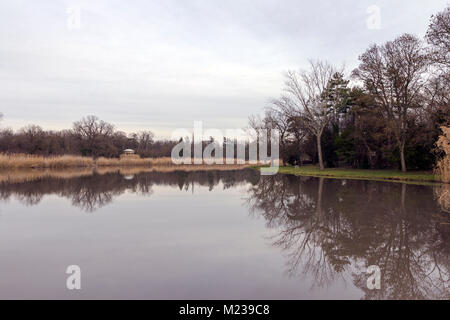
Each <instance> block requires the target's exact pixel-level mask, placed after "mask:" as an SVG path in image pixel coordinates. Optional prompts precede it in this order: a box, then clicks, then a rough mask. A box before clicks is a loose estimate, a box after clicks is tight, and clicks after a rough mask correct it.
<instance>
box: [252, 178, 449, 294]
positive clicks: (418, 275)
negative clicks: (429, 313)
mask: <svg viewBox="0 0 450 320" xmlns="http://www.w3.org/2000/svg"><path fill="white" fill-rule="evenodd" d="M247 201H248V205H249V207H250V210H251V212H252V214H257V215H262V216H263V217H264V219H265V220H266V221H267V227H268V228H270V229H273V230H275V234H274V235H273V236H272V237H271V238H270V241H271V242H272V244H273V245H274V246H277V247H279V248H281V249H282V250H283V251H284V252H285V254H286V258H287V272H288V274H289V275H291V276H298V275H308V277H310V278H312V279H314V281H315V282H314V285H316V286H320V287H327V286H330V285H331V284H332V283H333V282H334V281H336V280H337V278H343V279H344V280H349V281H352V282H353V283H354V284H355V285H356V286H357V287H359V288H360V289H361V290H363V291H364V293H365V297H364V298H365V299H426V298H432V299H433V298H440V299H448V298H450V291H449V290H450V289H449V268H450V246H449V235H450V230H449V227H448V223H442V214H443V213H442V210H441V208H440V207H439V205H438V204H437V202H436V201H435V199H434V197H433V189H432V187H429V186H418V185H406V184H400V183H388V182H375V181H361V180H335V179H324V178H309V177H295V176H289V175H277V176H271V177H261V179H260V181H259V182H258V184H256V185H254V186H251V187H250V188H249V197H248V199H247ZM447 222H448V217H447ZM370 265H378V266H379V267H380V268H381V272H382V278H381V285H382V288H381V290H373V291H371V290H368V289H367V284H366V280H367V275H366V270H367V267H368V266H370Z"/></svg>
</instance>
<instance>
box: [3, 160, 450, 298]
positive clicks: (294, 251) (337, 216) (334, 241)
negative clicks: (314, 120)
mask: <svg viewBox="0 0 450 320" xmlns="http://www.w3.org/2000/svg"><path fill="white" fill-rule="evenodd" d="M157 186H172V187H173V190H172V191H171V192H170V197H168V198H164V199H159V201H160V202H159V203H160V206H154V207H153V208H154V212H158V210H159V211H161V210H162V211H164V210H165V208H167V207H169V204H168V203H167V201H170V202H176V203H177V205H178V206H180V207H183V208H185V207H187V206H188V205H193V202H190V201H188V200H186V198H184V199H183V198H181V197H179V194H180V192H184V193H186V192H192V193H195V192H196V190H197V189H195V188H196V187H197V186H203V187H205V186H206V187H207V188H208V190H209V191H211V194H212V193H213V192H212V191H214V192H216V193H217V195H218V197H215V198H214V200H213V202H209V203H208V206H205V207H204V208H203V207H202V208H200V209H199V208H197V209H196V210H204V212H203V211H202V212H200V213H199V212H194V211H192V210H194V209H192V210H191V211H189V212H188V213H189V214H180V215H178V216H177V215H175V216H171V219H170V221H169V220H168V219H167V218H166V217H163V218H160V219H156V220H152V219H153V218H154V217H153V215H145V219H144V218H142V219H143V220H142V221H143V229H145V235H144V234H142V233H139V232H135V231H133V232H132V233H126V230H125V231H124V235H123V238H120V241H119V242H123V243H126V242H127V240H128V241H130V242H131V243H133V246H130V247H129V248H128V247H127V246H126V245H124V247H127V250H128V249H129V250H128V252H134V251H136V252H140V250H143V249H140V250H139V246H138V245H136V244H135V243H139V242H136V241H135V239H136V238H137V239H140V237H141V236H142V238H145V239H146V238H147V237H150V236H151V234H152V233H151V232H150V233H149V232H148V230H153V233H155V230H166V229H165V228H168V229H169V230H172V233H171V237H169V238H170V239H178V238H177V237H179V238H180V239H181V240H182V242H181V243H182V247H180V244H178V247H179V248H180V249H179V250H180V251H179V253H182V252H186V253H192V252H196V254H199V255H200V256H201V253H202V252H205V255H206V257H205V260H204V261H209V259H211V252H209V253H207V251H204V250H197V248H199V247H201V246H202V245H204V244H205V243H208V242H209V241H211V239H210V238H208V239H206V238H203V237H200V236H199V237H198V238H196V237H193V236H192V234H191V232H194V231H195V230H196V231H195V232H196V233H198V232H205V233H207V232H206V231H205V230H209V229H210V228H218V227H219V229H218V231H216V232H214V240H215V241H216V242H215V243H217V244H218V246H219V247H221V248H226V247H227V246H228V245H230V238H229V234H230V233H233V232H235V233H236V232H238V231H236V230H239V232H240V233H247V232H248V231H250V230H253V232H255V231H254V230H255V229H254V224H253V222H252V221H250V219H244V220H240V219H241V218H242V217H245V211H249V213H250V215H251V216H253V217H257V218H262V220H263V222H264V223H265V224H266V228H267V231H266V230H263V231H264V234H266V239H263V240H264V241H268V242H269V243H270V244H271V245H272V246H273V247H275V248H279V251H277V255H276V257H275V258H274V259H276V261H275V263H278V261H279V259H280V256H279V252H280V251H281V252H282V253H283V255H284V257H285V264H286V268H285V271H286V273H287V275H288V276H289V277H292V282H295V281H297V280H298V279H303V278H305V279H307V280H308V282H311V283H312V284H313V287H315V288H320V289H324V290H327V288H331V287H335V288H336V287H337V286H336V283H337V282H339V281H340V280H343V281H346V282H347V283H348V284H349V286H351V287H352V288H353V287H356V288H359V290H361V292H362V295H363V298H364V299H427V298H432V299H434V298H436V299H450V289H449V272H450V228H449V225H450V224H449V222H450V221H449V216H448V213H446V212H445V210H446V209H445V208H444V207H441V206H440V203H441V204H442V201H441V200H440V198H439V195H441V194H442V190H443V187H432V186H420V185H406V184H401V183H387V182H386V183H385V182H373V181H372V182H370V181H361V180H337V179H336V180H335V179H323V178H321V179H319V178H308V177H295V176H290V175H277V176H261V177H260V176H259V174H258V173H256V172H255V171H254V170H250V169H248V170H240V171H205V172H195V171H191V172H184V171H178V172H140V171H132V170H131V171H123V170H106V171H103V172H99V171H96V172H91V171H86V172H85V171H80V172H72V173H68V172H60V173H56V172H37V171H33V172H31V173H14V174H12V173H11V172H9V173H3V174H2V173H0V200H1V201H2V202H7V201H8V200H9V199H11V198H13V197H14V199H18V200H19V201H20V202H21V203H22V204H25V205H27V206H37V205H42V206H43V207H44V208H45V212H48V211H51V210H52V209H53V208H54V207H53V206H54V203H51V202H50V203H46V204H45V206H44V205H43V204H42V203H41V202H42V200H43V199H44V197H45V196H47V195H56V196H57V197H60V198H65V199H69V200H70V202H71V204H72V205H73V206H75V207H77V208H79V209H80V210H82V211H84V212H95V211H96V210H98V209H100V208H102V207H105V206H107V205H111V206H112V204H113V203H114V201H115V200H117V202H118V203H119V204H120V200H119V196H121V195H123V194H125V193H132V194H134V195H139V196H140V197H151V196H152V195H153V194H154V193H155V194H157V192H158V191H159V190H160V189H159V188H158V187H157ZM238 187H239V188H238ZM232 188H236V189H242V190H243V191H245V192H246V194H245V195H244V202H242V199H237V201H236V202H234V203H233V204H227V203H226V201H227V200H223V201H222V202H221V197H222V195H223V194H224V193H221V192H222V191H223V190H224V189H232ZM444 189H445V188H444ZM208 194H209V193H208ZM233 197H234V196H233ZM206 198H207V197H206V196H205V195H200V196H199V197H198V199H196V201H202V200H204V199H206ZM152 199H155V197H153V198H152ZM227 199H228V200H229V199H232V197H231V195H228V198H227ZM224 204H227V207H224V206H223V205H224ZM148 205H150V203H147V202H146V203H145V204H136V207H135V214H136V215H138V214H139V213H140V212H143V210H144V208H146V207H147V206H148ZM214 206H217V207H219V206H221V207H223V208H222V209H223V212H225V213H224V215H225V216H226V217H227V218H228V219H230V220H223V216H221V215H219V214H216V215H211V214H209V213H210V212H209V211H211V212H212V211H214V210H216V209H217V208H214ZM233 206H234V207H233ZM239 206H240V207H239ZM238 207H239V208H238ZM238 209H241V210H243V211H244V212H239V210H238ZM230 211H233V212H235V211H236V212H237V213H239V216H240V217H236V219H237V220H233V219H234V218H233V217H231V212H230ZM76 216H77V217H78V220H71V222H70V223H74V222H73V221H78V222H79V223H84V221H82V218H83V217H80V215H76ZM94 217H95V216H94ZM193 217H202V219H207V220H208V221H207V222H205V223H209V224H205V225H204V224H203V222H202V220H201V219H200V218H198V220H195V219H193ZM100 218H101V217H100ZM231 218H233V219H231ZM26 219H29V217H26V216H25V217H24V221H26ZM53 219H54V217H53ZM116 219H118V218H116ZM120 219H123V220H120V221H121V223H130V221H128V220H127V219H129V216H128V215H127V216H120ZM147 219H148V220H147ZM214 219H219V220H220V221H221V222H220V223H219V222H217V220H214ZM109 220H110V219H108V221H106V220H105V219H101V221H102V225H107V226H108V227H114V228H115V223H117V220H112V221H109ZM131 220H132V219H131ZM65 221H66V220H64V219H61V220H58V223H59V226H60V228H61V229H64V228H65V227H67V225H66V224H65V223H66V222H65ZM136 221H137V220H136ZM224 221H228V224H227V223H226V222H224ZM237 221H238V222H237ZM146 222H147V224H146ZM21 223H24V222H21ZM131 223H133V221H131ZM186 225H189V227H186ZM19 226H21V225H20V224H19V225H16V228H17V229H14V230H13V231H11V232H12V233H11V234H14V235H15V234H17V232H16V230H19V231H18V232H19V233H20V230H21V229H20V228H19ZM175 226H176V228H175ZM41 227H42V226H41ZM261 227H262V226H261ZM8 228H9V227H8ZM135 228H137V226H135ZM146 228H147V229H146ZM151 228H154V229H151ZM259 229H264V228H259ZM40 230H41V229H38V230H37V231H38V232H40ZM42 230H45V231H42V233H37V234H39V235H42V234H47V233H49V232H50V231H52V232H53V229H42ZM49 230H50V231H49ZM108 230H110V229H108ZM133 230H134V229H133ZM192 230H194V231H192ZM92 232H93V233H94V234H97V233H99V230H98V229H93V231H92ZM116 232H119V231H117V230H116ZM164 232H169V231H167V230H166V231H164ZM248 233H249V232H248ZM249 234H250V233H249ZM253 234H254V233H252V235H253ZM89 235H90V236H91V234H89ZM109 235H110V232H109V231H108V232H105V233H103V234H101V236H98V239H99V240H98V241H97V242H96V244H97V245H99V246H102V250H100V251H101V252H103V251H105V250H107V249H108V248H110V246H111V245H113V244H111V243H110V242H109V241H106V240H104V239H107V237H108V236H109ZM64 236H65V237H67V238H68V239H79V234H78V233H77V232H75V231H74V232H73V233H70V235H67V234H65V235H64ZM156 236H157V234H155V237H156ZM5 237H6V236H5ZM8 237H9V238H11V237H12V236H11V235H9V236H7V237H6V238H5V239H6V240H8V239H9V238H8ZM58 237H61V235H59V234H57V235H56V236H55V239H56V240H57V241H60V240H61V238H58ZM23 238H25V237H23ZM19 239H21V237H19ZM133 239H134V240H133ZM157 239H158V238H155V240H154V241H153V242H152V241H148V242H145V244H146V245H147V244H148V243H151V244H152V245H154V246H155V247H154V248H153V247H151V249H152V250H153V251H151V252H152V254H148V256H151V257H153V258H154V259H155V260H153V261H152V267H154V264H155V263H157V262H155V261H160V262H161V263H162V264H164V263H165V261H167V260H169V261H172V260H170V259H175V260H173V263H171V265H177V263H182V261H181V262H180V261H178V260H176V256H171V255H170V254H168V253H170V252H171V251H170V250H169V251H166V250H164V249H160V248H165V243H164V241H162V242H161V243H160V242H158V241H157ZM186 239H190V240H191V241H193V242H192V243H191V242H186V241H187V240H186ZM220 239H225V240H223V241H224V243H222V242H220V241H219V240H220ZM233 239H237V238H236V235H233ZM239 239H240V238H239ZM243 239H244V238H243ZM16 240H17V239H16ZM260 240H261V239H260V238H257V239H256V237H255V236H248V237H247V238H245V240H242V241H241V240H236V241H237V242H239V243H238V244H235V245H238V246H239V247H242V245H243V244H244V242H245V241H253V242H254V243H252V244H251V245H250V244H249V245H248V246H247V247H251V248H253V247H252V245H253V246H255V248H256V246H257V245H258V242H261V241H260ZM102 241H103V242H102ZM133 241H135V242H133ZM33 243H35V240H32V242H31V244H30V245H32V244H33ZM4 244H5V248H6V249H7V250H9V249H10V246H9V245H7V241H6V242H4ZM245 244H246V243H245ZM24 247H26V246H24ZM77 248H78V247H77ZM80 248H81V249H84V248H85V244H80ZM104 248H107V249H104ZM170 248H171V250H173V248H172V247H170ZM6 249H5V250H6ZM214 251H216V249H215V247H214ZM255 251H258V250H255ZM4 252H8V254H10V255H11V257H12V254H11V252H10V251H4ZM197 252H199V253H197ZM248 252H249V257H248V260H249V261H247V260H245V262H246V263H247V264H248V266H251V269H252V270H253V269H254V268H257V269H258V268H261V270H263V267H262V266H261V264H260V263H259V262H258V259H255V261H250V260H252V257H253V256H252V251H251V250H250V249H249V251H248ZM258 252H260V253H261V252H263V251H262V250H261V249H260V251H258ZM19 253H20V252H19ZM263 253H264V254H266V252H265V251H264V252H263ZM122 254H123V253H122V251H120V254H118V256H119V257H122ZM227 254H228V256H229V257H230V261H231V262H228V261H226V262H225V263H228V264H229V265H228V267H227V268H226V270H234V269H233V268H230V266H232V265H233V264H232V261H240V262H241V263H242V260H243V259H245V257H244V258H243V257H242V256H239V259H235V260H233V257H234V256H233V254H238V252H234V251H233V250H231V251H229V252H228V253H227ZM261 254H262V253H261ZM54 255H55V254H54V253H53V252H52V257H53V256H54ZM59 255H63V254H61V253H60V254H59ZM59 255H56V256H59ZM82 256H84V255H82ZM145 256H146V257H147V255H145ZM11 257H10V258H11ZM26 257H28V255H26ZM201 257H202V256H201ZM44 258H45V259H44ZM44 258H43V260H44V261H50V260H51V259H50V260H49V259H47V257H46V256H44ZM184 259H186V258H184ZM216 259H222V256H220V257H219V258H218V257H216ZM138 261H139V260H138ZM220 261H221V265H222V264H223V263H224V262H222V260H220ZM270 261H272V260H270ZM141 264H142V265H141ZM141 264H139V263H136V265H137V266H139V267H142V269H144V270H147V269H148V265H147V264H146V262H141ZM212 265H214V264H212ZM370 265H378V266H379V267H380V268H381V271H382V278H381V284H382V289H381V290H373V291H371V290H368V289H367V286H366V279H367V275H366V270H367V267H368V266H370ZM102 268H103V265H102ZM165 268H166V267H165V265H164V268H162V269H161V270H165ZM205 268H206V266H205ZM215 268H217V265H216V266H215ZM99 269H101V268H100V267H99ZM186 269H187V270H189V271H190V272H191V275H192V274H195V272H196V271H197V270H198V266H197V265H195V266H194V267H192V268H191V269H189V268H188V267H186ZM238 269H239V268H238ZM257 269H255V270H257ZM11 270H12V271H11V274H14V272H15V269H14V268H12V269H11ZM269 270H271V271H272V272H273V270H274V269H269ZM173 272H175V271H173ZM222 272H224V273H225V272H227V271H225V270H222ZM229 272H230V274H229V275H228V276H229V277H230V279H236V281H237V282H236V283H234V284H233V285H234V287H235V286H238V284H237V283H242V288H239V290H241V291H242V290H245V289H246V288H249V287H251V286H252V285H255V286H256V287H259V284H258V283H256V284H253V283H248V282H247V283H246V282H245V280H246V279H247V278H248V276H247V275H246V276H245V277H243V276H242V274H240V273H239V270H236V271H233V272H232V271H229ZM231 273H232V274H231ZM281 273H282V272H280V274H281ZM137 274H138V273H137ZM255 274H258V272H255ZM270 276H271V277H273V282H274V283H276V285H274V287H273V288H275V287H277V286H278V285H279V283H280V281H281V280H280V279H279V278H277V277H278V276H280V275H279V274H271V275H270ZM202 277H203V276H202ZM214 277H216V274H214ZM156 278H158V279H159V276H158V274H155V279H156ZM181 278H182V279H184V277H181ZM200 278H201V277H199V279H200ZM238 280H239V281H238ZM289 281H290V279H289ZM177 285H178V284H177V283H174V284H172V285H170V284H168V283H164V284H161V287H167V288H169V287H177ZM285 286H286V288H287V285H286V284H285ZM234 287H233V288H234ZM135 289H136V288H135ZM202 290H205V289H202ZM273 290H274V295H275V294H278V293H279V291H276V289H273ZM290 290H292V289H290ZM299 290H300V289H299ZM339 290H341V289H339ZM355 290H357V289H355ZM286 291H287V292H288V291H289V290H286ZM291 292H292V291H291ZM341 292H342V291H341ZM196 293H199V294H203V293H204V292H203V291H202V292H196ZM201 296H202V297H207V296H208V295H201ZM251 297H253V298H254V296H247V298H251ZM307 297H308V295H307ZM334 297H335V298H339V296H334ZM184 298H187V297H184Z"/></svg>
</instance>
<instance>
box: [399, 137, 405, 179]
mask: <svg viewBox="0 0 450 320" xmlns="http://www.w3.org/2000/svg"><path fill="white" fill-rule="evenodd" d="M400 162H401V165H402V172H406V161H405V144H404V143H401V144H400Z"/></svg>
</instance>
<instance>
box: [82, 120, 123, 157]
mask: <svg viewBox="0 0 450 320" xmlns="http://www.w3.org/2000/svg"><path fill="white" fill-rule="evenodd" d="M73 131H74V132H75V134H77V135H78V136H79V137H80V138H81V140H82V141H83V142H84V143H85V153H88V154H91V155H93V156H94V157H96V156H98V155H99V154H100V153H101V151H102V150H104V149H105V147H106V142H107V141H108V140H109V139H108V138H110V137H111V136H112V135H113V133H114V125H112V124H110V123H107V122H105V121H103V120H100V119H99V118H97V117H96V116H87V117H85V118H83V119H81V120H80V121H77V122H74V124H73Z"/></svg>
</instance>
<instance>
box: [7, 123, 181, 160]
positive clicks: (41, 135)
mask: <svg viewBox="0 0 450 320" xmlns="http://www.w3.org/2000/svg"><path fill="white" fill-rule="evenodd" d="M175 144H176V142H173V141H155V140H154V135H153V133H152V132H151V131H141V132H137V133H131V134H128V135H127V134H126V133H124V132H122V131H118V130H116V129H115V127H114V125H112V124H110V123H107V122H105V121H103V120H100V119H98V118H97V117H95V116H87V117H85V118H83V119H81V120H80V121H76V122H75V123H74V124H73V127H72V129H70V130H61V131H45V130H43V129H42V128H41V127H40V126H37V125H28V126H26V127H24V128H22V129H20V130H18V131H13V130H11V129H2V130H0V152H3V153H27V154H38V155H44V156H46V155H62V154H73V155H84V156H93V157H99V156H104V157H117V156H119V155H120V154H121V153H122V152H123V150H124V149H128V148H131V149H134V150H136V152H137V153H138V154H139V155H141V156H144V157H165V156H170V153H171V150H172V148H173V146H174V145H175Z"/></svg>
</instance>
